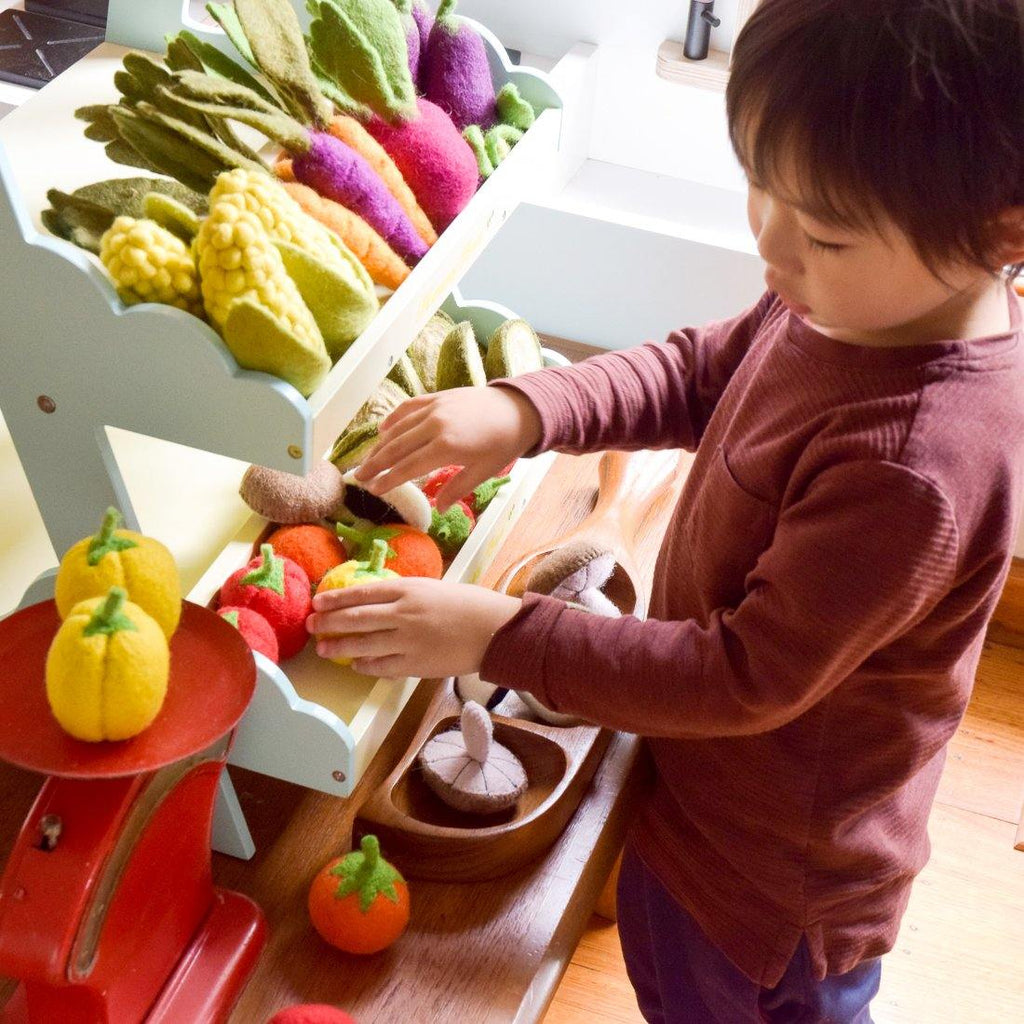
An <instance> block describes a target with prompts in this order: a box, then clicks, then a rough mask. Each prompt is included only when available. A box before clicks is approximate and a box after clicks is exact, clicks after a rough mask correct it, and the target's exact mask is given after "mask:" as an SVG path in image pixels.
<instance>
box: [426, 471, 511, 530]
mask: <svg viewBox="0 0 1024 1024" xmlns="http://www.w3.org/2000/svg"><path fill="white" fill-rule="evenodd" d="M517 461H518V460H516V459H513V460H512V462H510V463H509V464H508V465H507V466H505V467H504V469H502V470H501V471H500V472H499V473H498V475H497V476H492V477H491V478H490V479H489V480H485V481H484V482H483V483H482V484H479V485H478V486H477V487H474V488H473V491H472V493H471V494H466V495H463V497H462V498H461V500H462V501H464V502H465V503H466V504H467V505H468V506H469V508H470V511H472V513H473V515H474V517H479V516H480V513H481V512H483V511H484V510H485V509H486V508H487V506H488V505H490V503H491V502H492V501H493V500H494V498H495V496H496V495H497V493H498V491H500V490H501V488H502V487H504V486H505V484H507V483H508V482H509V481H510V480H511V479H512V478H511V477H510V476H509V473H511V471H512V467H513V466H514V465H515V464H516V462H517ZM461 472H462V466H443V467H442V468H441V469H436V470H434V472H433V473H431V474H430V476H428V477H427V479H426V481H425V482H424V484H423V493H424V494H425V495H426V496H427V499H428V500H429V501H430V503H431V504H432V505H433V504H435V503H436V501H437V496H438V495H439V494H440V493H441V491H442V489H443V488H444V487H445V486H446V485H447V484H448V482H449V481H450V480H454V479H455V477H457V476H458V475H459V473H461Z"/></svg>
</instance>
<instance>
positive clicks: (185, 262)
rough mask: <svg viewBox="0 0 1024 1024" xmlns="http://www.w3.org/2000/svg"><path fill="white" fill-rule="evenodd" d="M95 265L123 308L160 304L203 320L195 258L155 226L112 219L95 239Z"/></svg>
mask: <svg viewBox="0 0 1024 1024" xmlns="http://www.w3.org/2000/svg"><path fill="white" fill-rule="evenodd" d="M100 259H101V260H102V261H103V266H105V267H106V268H107V273H109V274H110V276H111V278H113V281H114V284H116V285H117V290H118V294H119V295H120V296H121V299H122V301H123V302H124V303H125V304H127V305H129V306H130V305H134V304H135V303H138V302H161V303H163V304H164V305H167V306H175V307H177V308H178V309H183V310H185V312H186V313H191V314H192V315H193V316H198V317H200V318H202V319H205V313H204V312H203V300H202V297H201V296H200V294H199V271H198V269H197V267H196V259H195V256H194V255H193V254H192V251H191V250H190V249H189V247H188V246H187V245H186V244H185V243H184V242H183V241H182V240H181V239H180V238H178V237H177V236H175V235H173V234H171V232H170V231H168V230H167V229H166V228H164V227H161V226H160V225H159V224H157V222H156V221H154V220H150V219H148V218H141V219H136V218H134V217H118V218H117V219H116V220H115V221H114V223H113V224H112V225H111V226H110V228H109V229H108V230H107V231H106V232H104V234H103V237H102V238H101V239H100Z"/></svg>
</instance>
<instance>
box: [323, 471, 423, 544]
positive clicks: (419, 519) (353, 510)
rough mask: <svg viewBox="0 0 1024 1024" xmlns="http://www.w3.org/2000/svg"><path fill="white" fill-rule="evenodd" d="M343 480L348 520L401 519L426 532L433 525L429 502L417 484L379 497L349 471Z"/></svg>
mask: <svg viewBox="0 0 1024 1024" xmlns="http://www.w3.org/2000/svg"><path fill="white" fill-rule="evenodd" d="M343 479H344V481H345V509H346V510H347V511H348V512H349V513H350V515H349V516H348V517H347V518H348V519H351V518H352V517H355V518H356V519H369V520H370V521H371V522H373V523H377V524H382V523H394V522H402V523H408V524H409V525H410V526H415V527H416V529H417V530H423V531H426V530H427V529H428V528H429V527H430V521H431V514H430V502H429V501H427V497H426V495H425V494H424V493H423V492H422V491H421V490H420V489H419V488H418V487H417V486H416V485H415V484H414V483H411V482H410V483H404V484H399V485H398V486H397V487H393V488H392V489H391V490H390V491H385V492H384V494H382V495H381V496H380V497H377V495H375V494H371V493H370V492H369V491H368V490H366V488H364V487H363V486H362V485H361V484H360V483H359V481H358V480H356V478H355V475H354V473H353V472H348V473H346V474H345V475H344V477H343ZM339 518H341V519H345V518H346V517H345V516H340V517H339Z"/></svg>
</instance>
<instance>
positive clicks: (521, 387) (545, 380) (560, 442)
mask: <svg viewBox="0 0 1024 1024" xmlns="http://www.w3.org/2000/svg"><path fill="white" fill-rule="evenodd" d="M490 386H491V387H499V388H510V389H511V390H513V391H518V392H519V393H520V394H521V395H523V396H524V397H525V398H526V399H527V400H528V401H529V402H530V404H531V405H532V406H533V407H534V408H535V409H536V410H537V413H538V415H539V416H540V423H541V437H540V440H539V441H538V442H537V445H536V446H535V447H534V448H532V449H531V450H530V451H528V452H527V453H526V454H527V457H529V456H533V455H539V454H540V453H541V452H548V451H551V450H552V449H554V448H558V447H563V446H564V445H566V444H567V443H568V442H569V441H570V439H571V438H573V437H574V436H575V433H576V410H575V409H574V408H573V404H572V402H571V401H570V400H569V389H568V388H566V386H565V383H564V382H562V381H560V380H559V379H558V371H557V370H539V371H537V372H536V373H525V374H523V375H522V376H521V377H516V378H515V379H514V380H513V379H508V378H506V379H504V380H495V381H491V384H490Z"/></svg>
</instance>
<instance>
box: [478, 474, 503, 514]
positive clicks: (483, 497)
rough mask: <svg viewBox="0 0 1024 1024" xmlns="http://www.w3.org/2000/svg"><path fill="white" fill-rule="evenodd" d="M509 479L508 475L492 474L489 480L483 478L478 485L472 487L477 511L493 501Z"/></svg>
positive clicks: (481, 510)
mask: <svg viewBox="0 0 1024 1024" xmlns="http://www.w3.org/2000/svg"><path fill="white" fill-rule="evenodd" d="M511 479H512V477H510V476H492V477H491V479H490V480H485V481H484V482H483V483H482V484H480V486H479V487H476V488H474V489H473V504H474V505H475V506H476V510H477V512H483V510H484V509H485V508H487V506H488V505H490V503H491V502H492V501H494V499H495V497H496V496H497V494H498V491H500V490H501V489H502V487H504V486H505V484H507V483H508V482H509V481H510V480H511Z"/></svg>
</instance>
